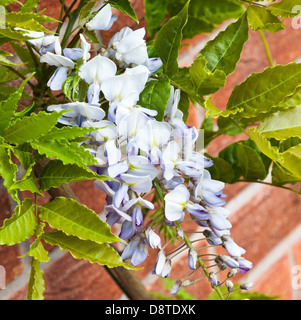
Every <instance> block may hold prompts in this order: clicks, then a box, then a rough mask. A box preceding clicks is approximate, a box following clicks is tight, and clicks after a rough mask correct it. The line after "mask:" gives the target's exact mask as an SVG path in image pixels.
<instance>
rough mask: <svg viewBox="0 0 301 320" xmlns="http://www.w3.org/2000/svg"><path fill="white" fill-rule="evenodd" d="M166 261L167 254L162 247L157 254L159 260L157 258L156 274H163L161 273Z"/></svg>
mask: <svg viewBox="0 0 301 320" xmlns="http://www.w3.org/2000/svg"><path fill="white" fill-rule="evenodd" d="M165 262H166V256H165V253H164V250H163V249H160V250H159V252H158V255H157V260H156V267H155V273H156V275H158V276H159V275H161V273H162V272H163V270H164V266H165Z"/></svg>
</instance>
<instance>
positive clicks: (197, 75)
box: [189, 57, 226, 95]
mask: <svg viewBox="0 0 301 320" xmlns="http://www.w3.org/2000/svg"><path fill="white" fill-rule="evenodd" d="M206 64H207V61H206V60H205V59H204V58H202V57H199V58H197V59H196V60H194V62H193V64H192V65H191V67H190V68H189V72H190V75H191V81H192V84H193V86H194V90H195V92H197V93H198V94H199V95H208V94H211V93H215V92H216V91H218V90H219V89H220V88H222V87H223V86H224V85H225V82H226V74H225V73H224V72H223V71H221V70H215V71H214V72H211V71H210V70H206Z"/></svg>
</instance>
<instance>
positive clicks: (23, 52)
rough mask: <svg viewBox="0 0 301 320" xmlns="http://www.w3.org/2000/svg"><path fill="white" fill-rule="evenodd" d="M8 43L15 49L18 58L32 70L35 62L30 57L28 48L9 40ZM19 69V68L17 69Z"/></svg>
mask: <svg viewBox="0 0 301 320" xmlns="http://www.w3.org/2000/svg"><path fill="white" fill-rule="evenodd" d="M10 45H11V46H12V47H13V49H14V50H15V52H16V54H17V55H18V57H19V58H20V60H21V61H22V62H23V63H24V64H25V65H26V66H27V67H28V68H30V69H31V70H34V68H35V64H34V61H33V59H32V57H31V54H30V52H29V50H28V48H25V47H23V46H22V45H21V44H20V43H18V42H14V41H10ZM18 71H19V70H18Z"/></svg>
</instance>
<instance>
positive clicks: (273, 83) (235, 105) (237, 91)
mask: <svg viewBox="0 0 301 320" xmlns="http://www.w3.org/2000/svg"><path fill="white" fill-rule="evenodd" d="M300 82H301V64H298V63H290V64H288V65H285V66H284V65H277V66H276V67H269V68H266V69H265V70H264V71H263V72H262V73H253V74H251V75H250V76H249V77H248V78H247V79H246V80H245V81H244V82H243V83H241V84H240V85H238V86H236V87H235V88H234V90H233V92H232V94H231V96H230V98H229V101H228V104H227V109H228V110H235V109H241V108H243V111H242V112H238V113H237V114H236V115H235V118H238V119H242V118H252V117H256V116H258V115H259V114H261V113H268V112H269V111H270V110H271V108H272V107H274V106H278V105H279V104H280V103H281V102H282V101H283V100H284V98H286V97H287V96H289V95H291V94H293V93H294V92H295V90H296V88H297V87H298V86H299V85H300Z"/></svg>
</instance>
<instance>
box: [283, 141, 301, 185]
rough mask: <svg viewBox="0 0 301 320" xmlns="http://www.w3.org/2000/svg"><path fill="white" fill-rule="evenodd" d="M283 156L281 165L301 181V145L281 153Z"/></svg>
mask: <svg viewBox="0 0 301 320" xmlns="http://www.w3.org/2000/svg"><path fill="white" fill-rule="evenodd" d="M281 155H282V157H283V161H282V162H280V164H281V165H282V166H283V167H284V168H286V169H287V170H289V171H290V172H291V173H292V174H293V175H294V176H296V177H297V178H299V180H300V181H301V166H300V163H301V144H299V145H297V146H294V147H292V148H289V149H288V150H287V151H285V152H283V153H281Z"/></svg>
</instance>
